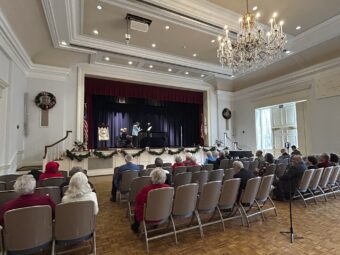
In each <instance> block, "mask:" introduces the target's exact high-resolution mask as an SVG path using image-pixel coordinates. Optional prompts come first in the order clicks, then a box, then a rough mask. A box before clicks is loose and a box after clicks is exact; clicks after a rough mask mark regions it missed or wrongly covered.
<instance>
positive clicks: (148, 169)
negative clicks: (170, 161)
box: [146, 168, 155, 176]
mask: <svg viewBox="0 0 340 255" xmlns="http://www.w3.org/2000/svg"><path fill="white" fill-rule="evenodd" d="M154 169H155V168H147V169H146V176H150V174H151V172H152V170H154Z"/></svg>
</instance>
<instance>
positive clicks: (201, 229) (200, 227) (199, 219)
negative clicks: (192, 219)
mask: <svg viewBox="0 0 340 255" xmlns="http://www.w3.org/2000/svg"><path fill="white" fill-rule="evenodd" d="M195 215H196V218H197V222H198V226H199V229H200V235H201V238H203V237H204V233H203V227H202V222H201V218H200V215H199V213H198V211H197V210H195Z"/></svg>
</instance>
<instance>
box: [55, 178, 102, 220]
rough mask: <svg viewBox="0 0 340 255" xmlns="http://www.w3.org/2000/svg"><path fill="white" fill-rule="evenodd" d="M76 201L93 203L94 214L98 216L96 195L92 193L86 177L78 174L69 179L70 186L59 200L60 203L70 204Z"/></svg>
mask: <svg viewBox="0 0 340 255" xmlns="http://www.w3.org/2000/svg"><path fill="white" fill-rule="evenodd" d="M76 201H93V203H94V214H95V215H97V214H98V211H99V209H98V201H97V195H96V193H94V192H92V189H91V187H90V184H89V182H88V179H87V177H86V175H85V174H84V173H82V172H78V173H76V174H74V175H73V176H72V177H71V180H70V184H69V186H68V189H67V191H66V192H65V196H64V197H63V199H62V200H61V202H62V203H70V202H76Z"/></svg>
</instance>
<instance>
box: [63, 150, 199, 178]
mask: <svg viewBox="0 0 340 255" xmlns="http://www.w3.org/2000/svg"><path fill="white" fill-rule="evenodd" d="M178 150H179V148H168V149H165V151H164V148H152V149H151V152H152V153H161V152H163V151H164V153H163V154H162V155H152V154H150V151H149V150H148V149H145V151H143V152H142V153H140V155H139V156H135V157H134V160H133V162H134V163H135V164H139V165H144V167H146V165H148V164H154V161H155V158H157V157H161V158H162V159H163V162H164V163H174V161H175V157H176V156H181V157H182V159H183V160H185V154H186V151H187V150H189V151H196V150H197V148H195V147H188V148H185V150H183V151H181V152H180V153H178V154H175V155H170V154H169V152H170V153H171V152H176V151H178ZM116 151H117V152H118V153H117V154H115V155H113V156H112V157H110V158H107V159H104V158H99V157H97V156H94V155H93V153H91V156H89V157H86V158H84V159H82V160H81V161H78V160H77V159H73V160H72V159H70V158H69V157H66V156H65V157H63V159H62V160H59V161H58V163H59V164H60V167H59V169H61V170H66V171H69V170H70V169H71V168H72V167H74V166H81V167H82V168H84V169H87V170H88V175H89V176H99V175H111V174H113V169H114V168H115V167H116V166H120V165H123V164H125V161H124V152H126V153H129V154H132V155H133V154H137V153H139V152H140V151H141V149H129V148H112V149H108V150H97V151H96V152H99V153H102V155H104V156H106V155H109V154H111V153H113V152H116ZM122 151H123V153H122ZM74 154H76V155H85V156H86V155H88V154H89V151H81V152H74ZM205 154H206V153H205V152H204V150H203V149H199V150H198V151H197V152H196V153H193V155H194V156H195V157H196V159H197V163H198V164H202V163H203V162H204V160H205V157H206V155H205Z"/></svg>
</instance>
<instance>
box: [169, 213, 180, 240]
mask: <svg viewBox="0 0 340 255" xmlns="http://www.w3.org/2000/svg"><path fill="white" fill-rule="evenodd" d="M170 220H171V223H172V228H173V230H174V236H175V242H176V244H178V241H177V232H176V226H175V222H174V218H173V217H172V215H170Z"/></svg>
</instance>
